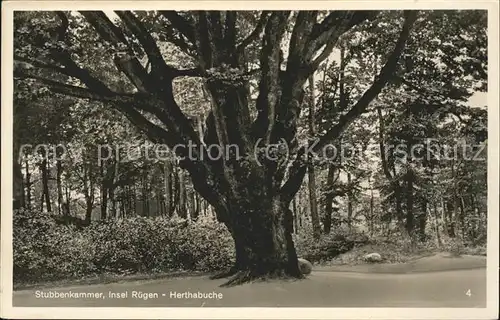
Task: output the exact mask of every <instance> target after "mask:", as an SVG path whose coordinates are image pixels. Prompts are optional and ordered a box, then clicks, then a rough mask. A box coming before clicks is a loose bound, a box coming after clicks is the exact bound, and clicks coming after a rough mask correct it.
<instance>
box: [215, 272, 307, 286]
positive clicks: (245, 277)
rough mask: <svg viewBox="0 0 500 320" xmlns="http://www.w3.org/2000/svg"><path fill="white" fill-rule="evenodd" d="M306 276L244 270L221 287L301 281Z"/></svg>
mask: <svg viewBox="0 0 500 320" xmlns="http://www.w3.org/2000/svg"><path fill="white" fill-rule="evenodd" d="M304 278H305V277H304V275H302V274H301V275H300V276H291V275H289V274H287V273H286V272H284V271H283V270H280V271H274V272H269V273H260V272H257V271H251V270H243V271H237V272H236V274H234V275H233V276H232V277H231V278H230V279H229V280H228V281H227V282H225V283H223V284H221V285H220V287H223V288H224V287H233V286H237V285H240V284H243V283H247V282H252V281H256V280H262V281H265V280H269V279H290V280H300V279H304Z"/></svg>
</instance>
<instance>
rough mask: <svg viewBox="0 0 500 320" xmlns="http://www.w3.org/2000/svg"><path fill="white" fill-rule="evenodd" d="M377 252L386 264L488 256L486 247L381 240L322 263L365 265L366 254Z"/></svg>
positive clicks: (331, 264) (330, 264)
mask: <svg viewBox="0 0 500 320" xmlns="http://www.w3.org/2000/svg"><path fill="white" fill-rule="evenodd" d="M373 252H377V253H379V254H380V255H381V256H382V259H383V261H382V263H384V264H398V263H406V262H412V261H415V260H417V259H421V258H425V257H429V256H434V255H444V256H455V257H461V256H463V255H465V256H482V257H485V256H486V248H485V247H477V248H465V247H455V246H446V247H442V248H436V247H433V246H427V247H417V248H409V247H408V246H405V245H402V244H401V243H390V242H380V243H371V244H368V245H364V246H360V247H355V248H353V249H352V250H350V251H349V252H346V253H344V254H340V255H338V256H337V257H335V258H333V259H332V260H330V261H327V262H325V263H323V264H322V265H327V266H328V265H329V266H339V265H340V266H342V265H348V266H355V265H364V264H366V261H365V260H364V256H365V255H366V254H369V253H373Z"/></svg>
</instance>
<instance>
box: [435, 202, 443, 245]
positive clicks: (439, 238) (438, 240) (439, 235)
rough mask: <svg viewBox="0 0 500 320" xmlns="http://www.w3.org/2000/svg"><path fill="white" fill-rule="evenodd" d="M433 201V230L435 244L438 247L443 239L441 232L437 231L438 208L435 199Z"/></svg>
mask: <svg viewBox="0 0 500 320" xmlns="http://www.w3.org/2000/svg"><path fill="white" fill-rule="evenodd" d="M433 202H434V231H435V232H436V240H437V245H438V247H439V248H441V247H442V246H443V241H442V240H441V233H440V232H439V225H440V223H439V214H438V209H437V203H436V201H433Z"/></svg>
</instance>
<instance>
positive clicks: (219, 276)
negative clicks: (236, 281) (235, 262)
mask: <svg viewBox="0 0 500 320" xmlns="http://www.w3.org/2000/svg"><path fill="white" fill-rule="evenodd" d="M236 273H238V268H237V267H236V266H232V267H231V268H229V269H227V270H225V271H222V272H219V273H216V274H214V275H212V276H210V280H217V279H222V278H228V277H231V276H234V275H235V274H236Z"/></svg>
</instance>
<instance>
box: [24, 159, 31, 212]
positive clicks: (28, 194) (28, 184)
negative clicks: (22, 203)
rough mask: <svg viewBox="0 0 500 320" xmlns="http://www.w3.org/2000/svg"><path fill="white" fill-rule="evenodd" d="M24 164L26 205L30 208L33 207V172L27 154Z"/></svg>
mask: <svg viewBox="0 0 500 320" xmlns="http://www.w3.org/2000/svg"><path fill="white" fill-rule="evenodd" d="M24 166H25V173H26V207H27V208H28V209H31V173H30V169H29V168H30V166H29V161H28V157H27V156H25V158H24Z"/></svg>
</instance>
